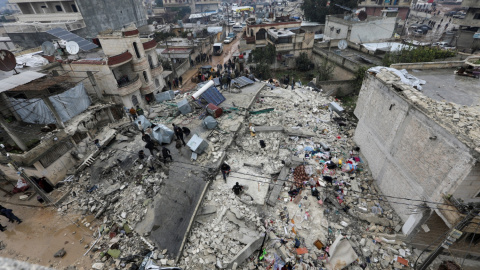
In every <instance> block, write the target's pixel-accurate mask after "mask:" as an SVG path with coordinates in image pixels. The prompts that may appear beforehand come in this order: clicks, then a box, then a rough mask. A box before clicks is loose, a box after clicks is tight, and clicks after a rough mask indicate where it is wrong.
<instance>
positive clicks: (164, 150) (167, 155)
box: [162, 146, 173, 163]
mask: <svg viewBox="0 0 480 270" xmlns="http://www.w3.org/2000/svg"><path fill="white" fill-rule="evenodd" d="M162 156H163V162H165V163H166V162H167V158H170V160H171V161H173V158H172V155H170V150H168V148H166V147H165V146H163V147H162Z"/></svg>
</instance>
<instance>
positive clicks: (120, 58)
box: [108, 51, 132, 68]
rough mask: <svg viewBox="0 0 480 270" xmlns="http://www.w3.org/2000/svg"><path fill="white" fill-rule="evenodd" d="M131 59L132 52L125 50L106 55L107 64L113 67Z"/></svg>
mask: <svg viewBox="0 0 480 270" xmlns="http://www.w3.org/2000/svg"><path fill="white" fill-rule="evenodd" d="M131 60H132V54H131V53H129V52H128V51H126V52H124V53H121V54H117V55H114V56H110V57H108V65H109V66H110V67H111V68H115V67H118V66H121V65H123V64H125V63H128V62H130V61H131Z"/></svg>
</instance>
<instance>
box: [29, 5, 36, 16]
mask: <svg viewBox="0 0 480 270" xmlns="http://www.w3.org/2000/svg"><path fill="white" fill-rule="evenodd" d="M30 7H31V8H32V10H33V14H37V12H36V11H35V7H34V6H33V5H32V2H30Z"/></svg>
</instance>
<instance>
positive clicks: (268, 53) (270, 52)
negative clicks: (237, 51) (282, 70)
mask: <svg viewBox="0 0 480 270" xmlns="http://www.w3.org/2000/svg"><path fill="white" fill-rule="evenodd" d="M276 54H277V53H276V50H275V46H273V45H272V44H268V45H267V46H266V47H264V48H257V49H254V50H253V51H252V54H251V58H250V57H249V62H250V61H252V62H254V63H267V64H273V63H274V62H275V56H276ZM250 59H251V60H250Z"/></svg>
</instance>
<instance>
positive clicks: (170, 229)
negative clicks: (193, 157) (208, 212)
mask: <svg viewBox="0 0 480 270" xmlns="http://www.w3.org/2000/svg"><path fill="white" fill-rule="evenodd" d="M170 148H171V147H170ZM171 153H172V155H173V159H174V162H173V163H172V164H171V165H170V172H169V177H168V179H167V180H166V181H165V182H164V185H163V186H162V188H161V189H160V191H159V192H158V195H157V198H158V200H155V203H156V205H155V218H154V224H153V228H152V233H151V237H150V238H151V239H152V240H153V241H155V243H156V244H157V245H158V247H159V248H160V249H167V250H168V252H167V253H168V255H170V256H171V257H173V258H177V256H178V255H179V254H180V252H181V248H182V245H183V241H184V238H185V236H186V235H187V233H188V230H189V227H190V225H191V221H192V219H193V218H194V216H195V211H196V210H197V206H198V204H199V203H200V202H201V199H202V196H203V191H204V190H205V189H206V187H207V183H208V182H206V181H204V180H203V173H202V172H201V171H199V169H198V167H197V166H194V165H191V164H189V160H187V159H186V158H183V157H182V156H181V155H180V154H179V152H178V151H176V150H173V149H171ZM180 162H182V163H180Z"/></svg>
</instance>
